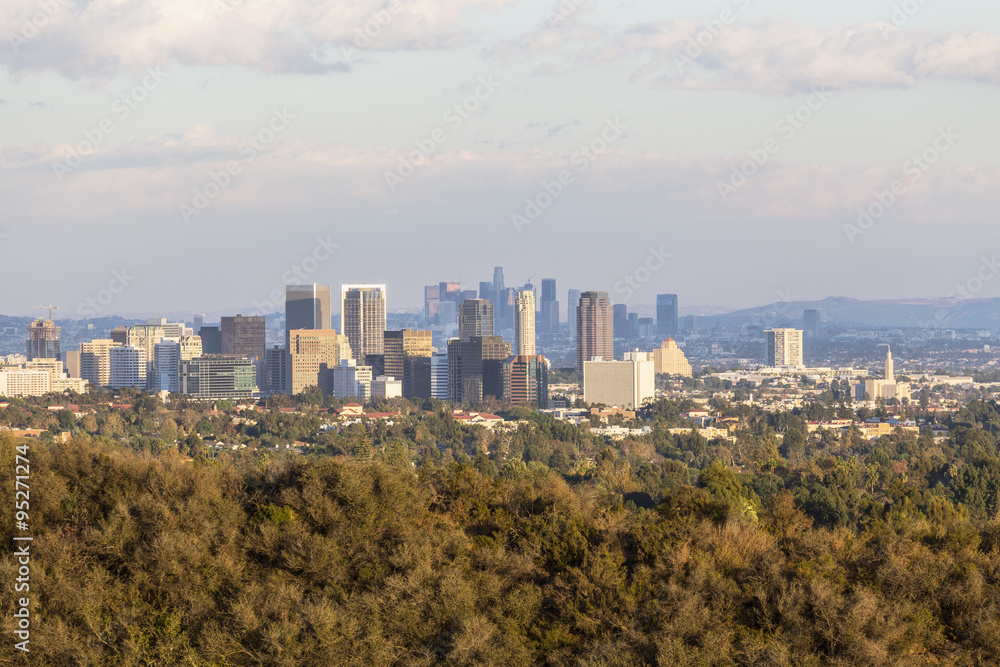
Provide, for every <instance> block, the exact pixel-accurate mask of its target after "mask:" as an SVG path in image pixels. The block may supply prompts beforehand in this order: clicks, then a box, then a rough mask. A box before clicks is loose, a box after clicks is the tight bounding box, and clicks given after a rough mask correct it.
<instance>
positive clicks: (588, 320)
mask: <svg viewBox="0 0 1000 667" xmlns="http://www.w3.org/2000/svg"><path fill="white" fill-rule="evenodd" d="M594 357H601V358H602V359H604V360H605V361H612V360H613V359H614V358H615V341H614V323H613V320H612V316H611V300H610V299H609V298H608V293H607V292H584V293H583V294H581V295H580V305H579V306H577V308H576V368H577V370H579V371H582V370H583V363H584V362H585V361H590V360H591V359H593V358H594Z"/></svg>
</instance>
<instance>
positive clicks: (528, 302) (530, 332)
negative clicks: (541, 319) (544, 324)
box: [514, 290, 535, 357]
mask: <svg viewBox="0 0 1000 667" xmlns="http://www.w3.org/2000/svg"><path fill="white" fill-rule="evenodd" d="M514 307H515V311H516V314H515V317H514V354H515V355H518V356H522V357H532V356H534V355H535V291H534V290H520V291H519V292H518V293H517V297H516V300H515V302H514Z"/></svg>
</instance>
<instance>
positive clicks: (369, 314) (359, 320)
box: [340, 285, 386, 363]
mask: <svg viewBox="0 0 1000 667" xmlns="http://www.w3.org/2000/svg"><path fill="white" fill-rule="evenodd" d="M385 303H386V299H385V285H341V286H340V328H341V330H342V333H343V334H344V335H345V336H347V340H348V342H350V344H351V356H352V357H354V359H356V360H357V361H358V362H359V363H363V362H364V359H365V355H367V354H384V353H385V347H384V336H385Z"/></svg>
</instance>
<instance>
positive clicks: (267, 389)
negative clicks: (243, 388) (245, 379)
mask: <svg viewBox="0 0 1000 667" xmlns="http://www.w3.org/2000/svg"><path fill="white" fill-rule="evenodd" d="M290 361H291V359H290V358H289V355H288V350H287V349H285V348H284V347H282V346H280V345H275V346H274V347H269V348H267V349H266V350H264V368H263V371H262V376H259V377H258V380H259V382H258V385H259V386H260V390H261V391H262V392H264V393H266V394H269V395H270V394H287V393H288V385H287V380H288V378H287V374H288V366H289V363H290Z"/></svg>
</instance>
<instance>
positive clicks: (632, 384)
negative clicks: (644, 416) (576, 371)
mask: <svg viewBox="0 0 1000 667" xmlns="http://www.w3.org/2000/svg"><path fill="white" fill-rule="evenodd" d="M655 396H656V377H655V368H654V362H652V361H641V360H632V361H587V362H584V366H583V400H584V401H586V402H587V403H592V404H593V403H596V404H601V405H606V406H609V407H610V406H615V407H619V408H623V409H625V408H631V409H638V408H640V407H642V405H643V403H645V402H646V401H647V400H649V399H652V398H654V397H655Z"/></svg>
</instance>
